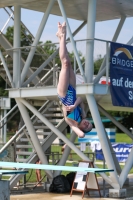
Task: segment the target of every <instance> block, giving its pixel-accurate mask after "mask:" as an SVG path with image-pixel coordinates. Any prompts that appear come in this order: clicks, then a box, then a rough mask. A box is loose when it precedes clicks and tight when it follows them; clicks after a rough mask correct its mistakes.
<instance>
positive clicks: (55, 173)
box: [54, 132, 77, 177]
mask: <svg viewBox="0 0 133 200" xmlns="http://www.w3.org/2000/svg"><path fill="white" fill-rule="evenodd" d="M76 137H77V135H76V134H75V133H74V132H72V134H71V137H70V141H71V142H72V143H74V141H75V139H76ZM70 151H71V149H70V147H69V146H66V148H65V150H64V152H63V155H62V157H61V159H60V161H59V162H58V165H63V166H64V165H65V163H66V160H67V158H68V156H69V154H70ZM60 174H61V171H55V172H54V177H56V176H58V175H60Z"/></svg>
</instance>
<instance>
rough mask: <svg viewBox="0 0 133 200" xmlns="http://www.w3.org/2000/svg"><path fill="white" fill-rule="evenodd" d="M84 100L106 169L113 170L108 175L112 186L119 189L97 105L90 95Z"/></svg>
mask: <svg viewBox="0 0 133 200" xmlns="http://www.w3.org/2000/svg"><path fill="white" fill-rule="evenodd" d="M86 99H87V102H88V105H89V107H90V110H91V114H92V118H93V120H94V123H95V127H96V130H97V133H98V137H99V141H100V143H101V146H102V150H103V153H104V157H105V160H106V163H107V166H108V168H110V169H114V172H112V173H110V177H111V179H112V181H113V184H114V185H115V188H119V187H120V186H119V180H118V176H117V172H116V168H115V164H114V160H113V157H112V155H111V151H110V148H109V147H108V141H107V138H106V135H105V134H106V133H105V130H104V127H103V124H102V121H101V118H100V114H99V112H98V109H97V104H96V102H95V99H94V96H92V95H86Z"/></svg>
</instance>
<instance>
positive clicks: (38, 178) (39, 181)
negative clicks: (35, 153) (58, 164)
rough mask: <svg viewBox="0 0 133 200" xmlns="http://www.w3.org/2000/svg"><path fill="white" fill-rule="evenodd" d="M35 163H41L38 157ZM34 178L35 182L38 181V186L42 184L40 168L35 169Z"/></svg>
mask: <svg viewBox="0 0 133 200" xmlns="http://www.w3.org/2000/svg"><path fill="white" fill-rule="evenodd" d="M36 164H42V163H41V161H40V160H39V159H38V160H37V161H36ZM36 179H37V182H38V184H37V185H38V186H41V185H42V184H41V179H42V177H41V170H40V169H36Z"/></svg>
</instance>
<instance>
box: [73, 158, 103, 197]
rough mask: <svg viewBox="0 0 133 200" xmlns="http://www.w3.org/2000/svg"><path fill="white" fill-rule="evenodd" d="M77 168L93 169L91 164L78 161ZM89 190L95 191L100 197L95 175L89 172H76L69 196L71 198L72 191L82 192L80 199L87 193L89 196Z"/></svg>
mask: <svg viewBox="0 0 133 200" xmlns="http://www.w3.org/2000/svg"><path fill="white" fill-rule="evenodd" d="M78 166H79V167H83V168H84V167H90V168H94V165H93V162H88V161H79V165H78ZM89 190H97V191H98V192H99V196H100V197H101V193H100V188H99V185H98V180H97V177H96V174H94V173H89V172H77V173H76V175H75V179H74V181H73V185H72V189H71V193H70V196H72V193H73V191H77V192H82V198H83V197H84V194H85V192H86V191H87V193H88V195H89Z"/></svg>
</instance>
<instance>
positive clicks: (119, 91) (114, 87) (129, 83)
mask: <svg viewBox="0 0 133 200" xmlns="http://www.w3.org/2000/svg"><path fill="white" fill-rule="evenodd" d="M110 92H111V98H112V104H113V105H114V106H122V107H133V46H129V45H124V44H119V43H113V42H112V43H111V46H110Z"/></svg>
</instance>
